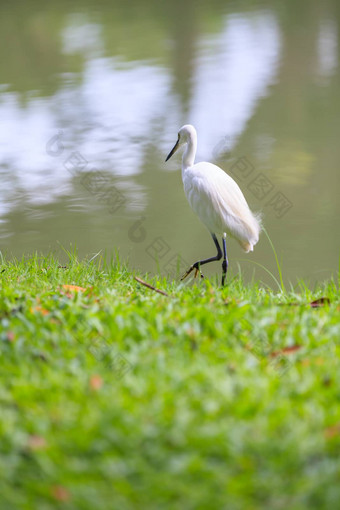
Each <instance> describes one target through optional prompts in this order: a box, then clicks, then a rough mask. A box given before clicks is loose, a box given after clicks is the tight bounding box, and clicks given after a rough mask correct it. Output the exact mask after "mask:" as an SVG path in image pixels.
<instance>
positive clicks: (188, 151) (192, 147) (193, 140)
mask: <svg viewBox="0 0 340 510" xmlns="http://www.w3.org/2000/svg"><path fill="white" fill-rule="evenodd" d="M196 149H197V137H196V135H194V134H193V135H192V136H190V137H189V138H188V142H187V146H186V147H185V150H184V153H183V158H182V169H183V170H185V169H186V168H188V167H189V166H192V165H193V164H194V162H195V156H196Z"/></svg>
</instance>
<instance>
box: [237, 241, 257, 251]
mask: <svg viewBox="0 0 340 510" xmlns="http://www.w3.org/2000/svg"><path fill="white" fill-rule="evenodd" d="M240 245H241V246H242V248H243V249H244V251H245V252H246V253H249V252H250V251H254V245H253V244H252V243H244V242H242V241H240Z"/></svg>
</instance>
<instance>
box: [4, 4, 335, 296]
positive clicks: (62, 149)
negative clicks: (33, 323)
mask: <svg viewBox="0 0 340 510" xmlns="http://www.w3.org/2000/svg"><path fill="white" fill-rule="evenodd" d="M0 27H1V34H2V40H3V44H2V45H0V172H1V187H0V243H1V252H2V253H3V254H5V255H6V256H8V257H11V256H22V255H23V254H30V253H32V252H36V251H38V252H40V253H43V254H47V253H49V252H53V253H55V254H56V255H58V256H61V257H63V256H65V254H64V251H63V248H65V249H67V250H69V249H74V247H76V248H77V250H78V253H79V255H80V256H81V257H84V256H87V257H89V258H90V257H92V256H93V255H95V254H96V253H98V252H100V251H101V253H103V254H104V253H106V254H107V255H108V256H111V255H115V254H116V253H117V250H118V252H119V254H120V258H121V259H123V260H129V263H130V265H131V266H132V267H134V268H138V269H142V270H143V271H149V272H150V273H152V274H153V273H156V272H159V273H162V274H170V275H172V276H175V275H176V271H177V269H178V266H180V267H179V270H180V271H181V270H182V269H183V268H184V266H186V264H191V263H192V262H194V261H195V260H197V259H198V258H204V257H207V256H211V255H213V254H214V251H215V248H214V245H213V243H212V241H211V239H210V236H209V234H208V232H207V231H206V229H205V227H204V226H203V225H202V224H200V222H199V220H198V219H197V218H196V216H195V215H194V213H193V212H192V211H191V210H190V208H189V205H188V203H187V202H186V199H185V196H184V192H183V188H182V182H181V172H180V167H181V156H180V155H179V154H176V155H175V156H174V157H173V158H172V159H171V160H170V161H169V162H168V163H166V164H165V162H164V159H165V157H166V155H167V154H168V152H169V151H170V149H171V148H172V146H173V144H174V143H175V141H176V139H177V132H178V129H179V127H180V126H182V125H183V124H185V123H192V124H194V125H195V127H196V129H197V132H198V154H197V159H196V161H199V160H208V161H212V162H215V163H217V164H218V165H219V166H221V167H222V168H223V169H224V170H226V171H227V172H228V173H230V175H232V177H233V178H234V179H235V180H236V181H237V182H238V183H239V185H240V187H241V188H242V190H243V191H244V194H245V196H246V198H247V200H248V203H249V205H250V206H251V208H252V209H253V210H254V211H262V212H263V218H264V225H265V228H266V230H267V232H268V234H269V236H270V238H271V240H272V242H273V244H274V246H275V249H276V251H277V254H278V258H279V261H280V263H281V265H282V270H283V273H284V278H285V280H286V282H288V281H292V282H293V283H296V282H297V281H298V280H299V279H305V280H307V281H308V282H310V283H313V282H315V281H320V280H323V279H325V278H328V277H330V276H331V275H335V273H336V271H337V269H338V265H339V254H340V240H339V212H340V206H339V196H340V186H339V180H340V177H339V176H340V67H339V56H340V43H339V30H340V2H338V1H337V0H328V1H326V2H319V1H318V0H300V1H296V2H287V1H286V0H274V1H272V0H270V1H261V2H254V1H240V2H238V1H234V2H224V1H220V0H211V1H209V2H200V1H197V0H181V1H179V0H173V1H171V2H159V1H156V0H154V1H153V0H149V1H146V0H139V1H130V2H125V1H116V2H106V1H96V2H84V1H74V2H72V3H71V2H66V1H60V2H46V1H42V0H41V1H40V0H35V1H31V0H26V1H25V2H24V3H23V2H19V1H15V0H14V1H12V2H10V3H2V5H1V7H0ZM228 250H229V259H230V269H231V272H232V273H233V274H236V273H237V272H239V271H241V272H242V273H243V274H244V275H245V278H246V279H249V278H251V277H253V276H254V277H255V278H256V279H259V280H262V281H264V282H266V283H267V284H270V285H273V286H275V282H274V280H273V279H272V278H271V276H270V275H269V274H268V273H267V271H270V272H273V273H275V275H277V271H276V265H275V258H274V255H273V251H272V249H271V247H270V244H269V242H268V240H267V238H266V235H265V234H262V235H261V238H260V242H259V244H258V245H257V246H256V248H255V251H254V253H252V254H247V255H246V254H245V253H243V252H242V251H241V249H240V248H239V246H238V244H237V243H235V241H233V240H231V241H230V242H229V243H228ZM261 266H264V268H265V269H264V268H263V267H261ZM217 272H218V273H220V264H218V265H217V264H212V265H211V267H210V269H208V270H207V273H208V275H214V274H216V273H217Z"/></svg>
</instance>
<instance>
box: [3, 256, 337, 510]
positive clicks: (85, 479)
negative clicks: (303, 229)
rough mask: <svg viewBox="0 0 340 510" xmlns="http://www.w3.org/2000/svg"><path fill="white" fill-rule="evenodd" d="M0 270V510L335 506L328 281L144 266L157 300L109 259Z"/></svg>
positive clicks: (333, 297)
mask: <svg viewBox="0 0 340 510" xmlns="http://www.w3.org/2000/svg"><path fill="white" fill-rule="evenodd" d="M0 271H1V274H0V277H1V291H0V299H1V308H0V321H1V331H0V345H1V351H0V355H1V370H0V374H1V375H0V377H1V384H0V405H1V409H0V508H1V510H2V509H6V510H7V509H39V510H40V509H43V510H45V509H46V510H47V509H54V508H65V509H76V510H82V509H84V510H85V509H86V510H90V509H91V510H92V509H96V510H101V509H103V510H104V509H105V510H106V509H113V510H115V509H117V510H130V509H138V510H139V509H143V510H144V509H148V510H163V509H164V510H168V509H169V510H170V509H171V510H177V509H178V510H199V509H202V510H205V509H207V510H215V509H216V510H221V509H226V510H234V509H242V510H243V509H247V510H252V509H261V510H262V509H270V510H275V509H285V510H286V509H289V510H295V509H318V510H320V509H333V508H337V507H338V504H339V503H338V502H339V500H340V405H339V401H340V370H339V359H340V341H339V340H340V323H339V309H340V307H339V302H340V300H339V292H338V290H337V285H336V284H335V283H333V282H328V283H326V284H324V285H321V286H320V287H318V288H316V289H314V290H309V289H307V288H305V287H304V286H303V285H301V288H300V291H299V292H290V293H289V292H280V293H279V294H275V293H273V292H272V291H270V290H268V289H266V288H260V287H259V286H258V285H256V284H255V283H253V284H251V285H249V286H246V285H244V284H243V283H242V282H241V281H240V280H239V279H238V278H235V279H233V280H232V281H231V282H230V283H229V285H228V286H227V287H225V288H224V289H223V290H222V289H220V288H219V287H218V286H217V285H215V284H213V283H211V282H210V283H209V282H208V281H203V282H202V283H200V284H199V285H179V284H178V282H171V283H168V282H167V281H166V280H165V279H162V280H160V281H158V280H157V279H156V278H154V279H152V278H151V277H147V276H142V277H143V278H144V279H146V280H148V282H149V283H152V284H153V285H155V286H157V287H159V288H162V289H163V290H165V291H167V292H168V293H169V296H168V297H166V296H162V295H160V294H157V293H155V292H153V291H152V290H149V289H147V288H145V287H144V286H142V285H140V284H138V283H137V282H136V281H135V280H134V279H133V275H132V274H131V273H130V272H129V271H128V270H127V269H126V268H125V267H123V266H121V265H119V264H118V263H117V264H116V265H114V264H111V265H109V266H108V267H101V265H100V264H99V263H98V261H93V262H90V263H86V262H79V261H77V260H76V258H75V257H71V258H70V261H69V263H68V264H67V267H66V268H60V267H58V262H57V261H56V260H54V259H53V258H52V257H48V258H39V257H33V258H31V259H27V260H24V261H21V262H6V261H3V262H2V264H1V266H0ZM64 284H67V285H78V286H81V287H84V288H85V289H87V290H86V291H78V292H77V291H72V290H69V289H65V288H64V287H63V285H64ZM320 297H328V298H329V300H330V304H327V303H326V304H325V305H324V306H321V307H318V308H312V307H311V306H310V305H309V303H310V302H311V301H312V300H315V299H317V298H320ZM291 305H293V306H291ZM289 347H290V349H289Z"/></svg>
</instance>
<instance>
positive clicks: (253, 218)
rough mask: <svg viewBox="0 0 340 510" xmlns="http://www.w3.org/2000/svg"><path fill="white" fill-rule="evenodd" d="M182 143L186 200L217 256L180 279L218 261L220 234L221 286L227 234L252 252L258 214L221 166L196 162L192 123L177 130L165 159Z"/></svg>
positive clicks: (225, 263) (195, 265) (224, 267)
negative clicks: (183, 146) (252, 209)
mask: <svg viewBox="0 0 340 510" xmlns="http://www.w3.org/2000/svg"><path fill="white" fill-rule="evenodd" d="M182 145H186V148H185V151H184V153H183V158H182V180H183V185H184V192H185V195H186V197H187V199H188V202H189V204H190V206H191V207H192V209H193V210H194V212H195V213H196V214H197V215H198V217H199V219H200V220H201V221H202V222H203V223H204V225H205V226H206V227H207V228H208V230H209V231H210V233H211V236H212V238H213V240H214V243H215V246H216V248H217V255H216V256H215V257H210V258H208V259H203V260H198V261H197V262H195V263H194V264H192V266H190V267H189V269H188V270H187V271H186V272H185V273H184V275H183V276H182V278H181V280H183V279H184V278H186V277H187V276H188V275H189V274H190V273H191V271H193V270H194V269H195V277H196V276H197V274H198V273H200V275H201V277H202V278H203V274H202V273H201V270H200V267H201V266H202V265H203V264H208V263H209V262H213V261H215V260H221V258H222V250H221V247H220V244H219V242H218V240H217V237H216V234H220V235H221V236H222V244H223V262H222V285H224V282H225V277H226V274H227V269H228V258H227V247H226V236H227V234H228V235H229V236H231V237H233V238H235V239H236V240H237V241H238V242H239V243H240V245H241V246H242V248H243V249H244V250H245V251H246V252H249V251H253V249H254V246H255V244H256V243H257V241H258V240H259V234H260V230H261V223H260V217H259V215H256V214H253V213H252V212H251V210H250V209H249V207H248V204H247V202H246V199H245V198H244V196H243V193H242V191H241V190H240V188H239V186H238V185H237V183H236V182H235V181H234V179H232V178H231V177H230V176H229V175H228V174H226V173H225V172H224V171H223V170H222V169H221V168H219V167H218V166H216V165H213V164H212V163H206V162H201V163H196V164H194V161H195V156H196V149H197V133H196V129H195V128H194V126H191V125H190V124H186V125H185V126H183V127H181V129H180V130H179V132H178V139H177V142H176V144H175V146H174V147H173V149H172V150H171V151H170V153H169V155H168V156H167V158H166V160H165V161H168V159H170V158H171V156H172V155H173V154H175V152H176V151H177V149H179V148H180V147H181V146H182Z"/></svg>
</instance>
